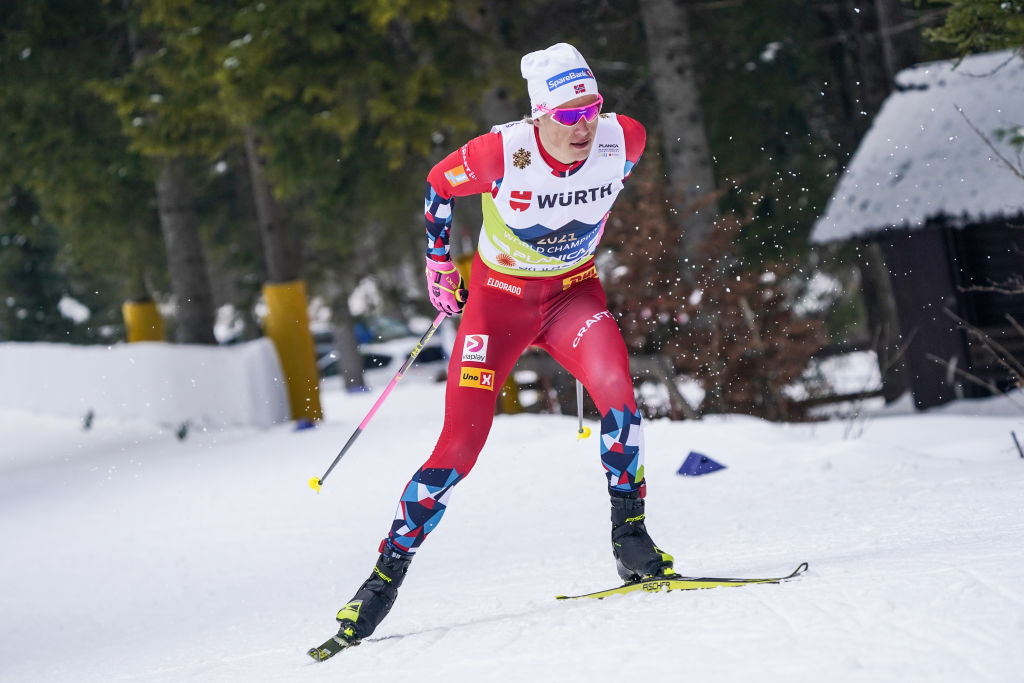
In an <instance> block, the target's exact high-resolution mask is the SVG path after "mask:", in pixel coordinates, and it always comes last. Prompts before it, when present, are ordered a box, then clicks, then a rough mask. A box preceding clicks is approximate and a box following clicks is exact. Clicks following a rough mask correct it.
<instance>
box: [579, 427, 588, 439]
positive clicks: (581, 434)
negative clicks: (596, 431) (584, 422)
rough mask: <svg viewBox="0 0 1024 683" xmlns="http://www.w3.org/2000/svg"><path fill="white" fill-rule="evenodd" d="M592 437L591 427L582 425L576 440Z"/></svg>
mask: <svg viewBox="0 0 1024 683" xmlns="http://www.w3.org/2000/svg"><path fill="white" fill-rule="evenodd" d="M589 438H590V427H580V430H579V431H578V432H576V440H577V441H579V440H580V439H589Z"/></svg>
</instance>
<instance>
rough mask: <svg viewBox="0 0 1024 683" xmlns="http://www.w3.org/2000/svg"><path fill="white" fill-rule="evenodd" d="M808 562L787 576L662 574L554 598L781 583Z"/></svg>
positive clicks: (802, 570) (569, 598)
mask: <svg viewBox="0 0 1024 683" xmlns="http://www.w3.org/2000/svg"><path fill="white" fill-rule="evenodd" d="M807 567H808V564H807V563H806V562H801V563H800V566H799V567H797V568H796V569H794V570H793V573H791V574H789V575H787V576H778V577H774V578H768V579H718V578H711V577H705V578H696V577H692V576H680V575H678V574H675V575H673V576H664V577H661V578H657V579H646V580H643V581H635V582H633V583H626V584H623V585H621V586H618V587H616V588H609V589H608V590H603V591H597V592H596V593H584V594H583V595H556V596H555V599H556V600H576V599H578V598H597V599H598V600H600V599H601V598H607V597H609V596H611V595H624V594H626V593H633V592H635V591H644V592H645V593H658V592H661V591H691V590H698V589H701V588H731V587H735V586H747V585H749V584H752V583H782V582H783V581H789V580H790V579H795V578H796V577H798V576H800V575H801V574H803V573H804V572H805V571H807Z"/></svg>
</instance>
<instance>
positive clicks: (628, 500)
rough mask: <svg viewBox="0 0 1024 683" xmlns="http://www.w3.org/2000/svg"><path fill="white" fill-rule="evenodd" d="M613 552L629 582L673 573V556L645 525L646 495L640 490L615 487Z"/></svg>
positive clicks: (623, 576)
mask: <svg viewBox="0 0 1024 683" xmlns="http://www.w3.org/2000/svg"><path fill="white" fill-rule="evenodd" d="M610 493H611V499H612V553H613V554H614V555H615V568H616V569H617V570H618V572H619V576H620V577H622V580H623V581H625V582H626V583H630V582H633V581H638V580H640V579H646V578H649V577H660V576H670V575H672V574H674V573H675V572H674V570H673V569H672V556H671V555H669V554H668V553H666V552H665V551H664V550H662V549H661V548H659V547H658V546H656V545H654V541H652V540H651V537H650V535H649V534H648V533H647V528H646V527H645V526H644V499H643V498H641V497H640V492H639V491H636V492H633V493H620V492H618V491H611V492H610Z"/></svg>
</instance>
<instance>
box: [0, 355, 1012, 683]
mask: <svg viewBox="0 0 1024 683" xmlns="http://www.w3.org/2000/svg"><path fill="white" fill-rule="evenodd" d="M385 381H386V378H385ZM383 384H384V382H383V381H378V382H377V384H376V385H377V387H378V388H379V387H382V386H383ZM442 391H443V389H442V387H441V386H440V385H436V384H433V383H430V382H429V381H427V380H426V378H425V377H424V375H422V374H421V375H419V376H415V375H414V376H412V377H410V378H409V379H408V380H407V381H406V382H405V383H404V384H402V385H400V386H399V387H398V389H396V391H395V393H394V394H393V395H392V396H391V398H390V399H389V400H388V402H387V403H385V405H384V407H383V408H382V409H381V411H380V412H379V413H378V414H377V416H376V418H375V419H374V421H373V422H372V423H371V424H370V426H369V428H368V430H367V431H366V432H365V433H364V434H363V436H362V437H361V438H360V441H359V442H358V444H357V445H356V447H355V448H354V449H353V450H352V451H351V452H350V453H349V455H348V456H346V458H345V460H344V461H342V463H341V464H340V465H339V466H338V468H337V469H336V470H335V472H334V473H333V474H332V475H331V478H330V479H329V480H328V481H327V482H326V484H325V486H324V488H323V491H322V492H321V493H320V494H319V495H317V494H315V493H313V492H312V491H311V490H310V489H309V488H308V487H307V483H306V482H307V480H308V479H309V478H310V477H311V476H313V475H319V474H321V473H322V472H323V470H324V468H325V467H326V466H327V465H328V464H329V463H330V461H331V459H332V458H333V457H334V455H335V454H336V453H337V451H338V449H339V448H340V446H341V444H343V443H344V442H345V440H346V439H347V438H348V436H349V434H350V433H351V431H352V429H353V428H354V427H355V425H356V424H357V423H358V421H359V420H360V419H361V418H362V416H363V414H364V413H365V411H366V410H367V409H368V408H369V406H370V405H371V403H372V401H373V400H374V398H375V394H369V395H359V396H350V395H346V394H344V393H342V392H340V391H336V390H335V391H326V392H325V395H324V404H325V410H326V414H327V415H328V419H327V421H326V423H325V424H323V425H322V426H321V427H320V428H318V429H315V430H306V431H300V432H293V431H291V429H290V427H288V426H278V427H274V428H270V429H266V430H258V429H236V430H227V431H218V432H206V433H203V432H197V433H194V434H193V435H191V436H190V437H189V438H188V439H187V440H186V441H184V442H179V441H177V440H175V438H174V437H173V435H172V434H170V433H169V432H162V431H160V430H159V429H157V428H155V427H152V426H150V425H148V424H144V423H129V422H124V421H110V420H104V419H98V420H97V422H96V423H95V425H94V427H93V429H92V430H90V431H83V430H82V428H81V426H80V424H79V423H78V422H77V421H73V420H68V419H64V418H54V417H44V416H41V415H36V414H30V413H23V412H16V411H11V410H6V411H2V412H0V443H2V444H3V445H2V446H0V539H2V544H3V548H4V551H3V553H2V554H0V585H2V586H3V590H2V592H0V680H2V681H54V682H60V681H75V682H76V683H77V682H82V681H104V682H107V681H119V680H125V681H161V682H164V681H166V682H171V681H184V680H189V681H297V680H302V681H339V680H345V681H377V680H396V681H406V680H409V681H411V680H417V681H435V680H444V681H520V680H526V679H528V678H533V679H534V680H537V681H577V680H586V681H590V682H594V681H622V680H660V681H666V680H667V681H676V680H694V681H742V680H756V681H826V680H827V681H908V680H909V681H1019V680H1021V676H1022V674H1021V672H1022V671H1024V648H1022V647H1021V645H1020V644H1021V642H1022V641H1024V557H1022V554H1024V553H1022V549H1024V459H1021V458H1020V457H1019V456H1018V455H1017V452H1016V449H1015V448H1014V446H1013V442H1012V440H1011V438H1010V430H1011V429H1012V430H1016V431H1017V434H1018V435H1022V434H1024V412H1021V411H1020V410H1019V409H1016V408H1014V407H1013V406H1008V405H1007V404H1006V403H1005V402H993V401H987V402H978V403H972V404H965V405H958V406H952V407H948V408H947V409H945V410H941V411H935V412H931V413H927V414H914V413H910V412H907V411H904V414H900V411H893V412H891V413H889V414H879V415H875V416H873V417H871V418H870V419H868V420H867V421H864V422H860V423H850V422H844V421H836V422H831V423H819V424H813V425H775V424H769V423H765V422H762V421H759V420H756V419H752V418H745V417H715V418H709V419H706V420H704V421H702V422H699V423H690V422H686V423H671V422H667V421H659V422H654V423H650V424H649V425H648V428H647V431H646V440H647V447H648V461H647V473H648V474H647V477H648V481H649V491H650V493H649V498H648V500H649V503H648V513H649V523H648V527H649V529H650V530H651V531H652V535H653V536H654V538H655V539H656V540H657V541H658V542H659V544H660V545H662V546H663V547H665V548H667V549H668V550H670V551H672V552H673V553H674V554H675V555H676V558H677V567H678V568H679V569H680V570H681V571H683V572H685V573H688V574H695V575H722V574H725V575H759V574H764V573H771V574H774V573H777V572H788V571H790V570H791V569H793V568H794V567H795V566H796V565H797V564H798V563H799V562H800V561H803V560H806V561H808V562H810V565H811V568H810V571H809V572H808V573H807V574H806V575H805V576H804V577H803V578H801V579H800V580H798V581H795V582H791V583H787V584H784V585H764V586H751V587H745V588H741V589H720V590H711V591H695V592H686V593H670V594H659V595H633V596H625V597H618V598H612V599H608V600H604V601H578V602H570V603H565V602H558V601H555V600H554V599H553V596H554V595H556V594H560V593H567V592H584V591H588V590H595V589H599V588H603V587H607V586H610V585H612V584H614V583H616V575H615V570H614V566H613V562H612V558H611V551H610V546H609V540H608V528H609V524H608V504H607V498H606V496H605V494H604V476H603V473H602V470H601V467H600V463H599V459H598V455H597V448H598V447H597V443H596V438H591V439H590V440H589V441H585V442H577V441H575V440H574V432H575V420H574V418H572V417H569V416H565V417H553V416H501V417H498V418H497V419H496V422H495V426H494V430H493V432H492V435H491V439H490V441H489V443H488V445H487V447H486V448H485V450H484V452H483V454H482V456H481V459H480V462H479V463H478V465H477V467H476V469H475V470H474V471H473V473H472V475H471V476H470V477H469V478H468V479H467V480H466V481H464V482H463V483H461V484H460V485H459V487H458V488H457V489H456V491H455V493H454V495H453V497H452V500H451V507H450V508H449V511H448V513H447V515H446V517H445V520H444V522H443V523H442V524H441V526H440V527H439V528H438V530H437V531H436V532H435V533H434V534H433V535H432V536H431V537H430V539H429V540H428V541H427V543H426V544H425V545H424V547H423V549H422V550H421V552H420V554H419V556H418V557H417V559H416V561H415V562H414V563H413V566H412V569H411V570H410V574H409V578H408V580H407V581H406V584H405V586H404V587H403V589H402V592H401V596H400V599H399V601H398V602H397V603H396V606H395V609H394V611H393V612H392V614H391V616H390V617H389V618H388V619H387V620H386V621H385V622H384V623H383V624H382V625H381V627H380V628H379V629H378V631H377V633H376V634H375V635H374V636H373V638H372V640H371V641H369V642H366V643H364V644H363V645H361V646H360V647H358V648H355V649H354V650H351V651H349V652H345V653H342V655H340V656H338V657H337V658H335V659H333V660H330V661H328V662H325V663H323V664H316V663H314V662H312V661H311V660H310V659H308V658H307V657H306V656H305V654H304V652H305V650H306V649H307V648H308V647H310V646H312V645H317V644H319V643H320V642H321V641H322V640H323V639H325V638H326V637H327V636H329V635H330V634H331V633H332V632H333V630H334V621H333V615H334V612H335V611H336V610H337V609H338V608H339V607H340V606H341V605H342V604H344V603H345V602H346V601H347V600H348V598H349V597H350V596H351V594H352V593H353V592H354V590H355V588H356V587H357V585H358V584H359V583H360V582H361V581H362V580H363V579H365V578H366V576H367V575H368V573H369V571H370V568H371V566H372V563H373V560H374V558H375V556H376V548H377V544H378V542H379V540H380V538H381V537H382V535H383V534H384V533H385V532H386V530H387V528H388V526H389V524H390V519H391V515H392V512H393V509H394V504H395V500H396V499H397V496H398V494H399V492H400V491H401V489H402V487H403V486H404V484H405V482H406V480H407V479H408V477H409V475H410V474H411V473H412V472H413V471H414V470H415V469H416V468H417V466H418V465H419V463H420V462H421V461H422V460H423V459H424V458H425V456H426V454H427V453H428V452H429V449H430V447H431V446H432V444H433V441H434V439H435V438H436V435H437V432H438V431H439V421H440V417H441V408H440V400H441V394H442ZM595 431H596V429H595ZM691 449H693V450H698V451H700V452H703V453H706V454H708V455H709V456H711V457H712V458H715V459H716V460H719V461H720V462H722V463H724V464H725V465H727V469H725V470H722V471H719V472H716V473H714V474H711V475H707V476H703V477H696V478H684V477H681V476H678V475H676V473H675V472H676V469H677V468H678V467H679V466H680V464H681V463H682V461H683V459H684V457H685V456H686V453H687V452H688V451H689V450H691Z"/></svg>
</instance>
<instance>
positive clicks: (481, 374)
mask: <svg viewBox="0 0 1024 683" xmlns="http://www.w3.org/2000/svg"><path fill="white" fill-rule="evenodd" d="M461 372H462V376H461V377H459V386H460V387H473V388H475V389H486V390H487V391H494V370H487V369H486V368H462V371H461Z"/></svg>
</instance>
